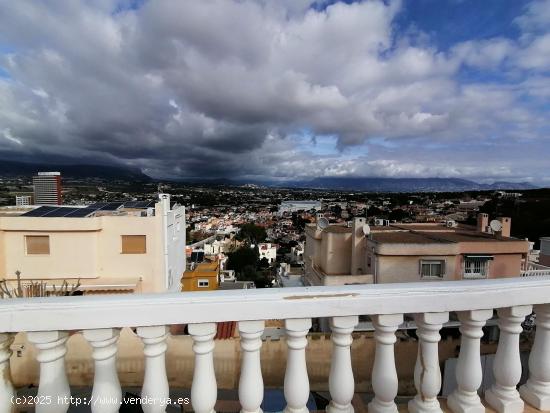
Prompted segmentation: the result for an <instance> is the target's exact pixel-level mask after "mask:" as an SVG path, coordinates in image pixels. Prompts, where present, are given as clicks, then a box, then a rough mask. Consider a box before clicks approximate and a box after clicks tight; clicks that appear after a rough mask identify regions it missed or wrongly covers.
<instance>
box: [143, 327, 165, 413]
mask: <svg viewBox="0 0 550 413" xmlns="http://www.w3.org/2000/svg"><path fill="white" fill-rule="evenodd" d="M137 334H138V336H139V337H140V338H141V341H143V344H144V348H143V353H144V354H145V377H144V378H143V387H142V389H141V397H142V399H147V400H148V402H147V403H143V404H142V405H141V407H142V409H143V411H144V413H164V412H165V411H166V400H167V399H168V397H169V387H168V378H167V377H166V357H165V353H166V350H167V348H168V345H167V344H166V338H167V337H168V327H166V326H150V327H138V329H137Z"/></svg>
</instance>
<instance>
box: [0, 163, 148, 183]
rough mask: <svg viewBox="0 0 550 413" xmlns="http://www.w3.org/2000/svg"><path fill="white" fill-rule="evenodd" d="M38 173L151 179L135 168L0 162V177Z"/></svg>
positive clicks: (136, 179) (72, 176) (133, 179)
mask: <svg viewBox="0 0 550 413" xmlns="http://www.w3.org/2000/svg"><path fill="white" fill-rule="evenodd" d="M38 171H55V172H61V175H62V176H64V177H67V178H74V179H85V178H99V179H110V180H116V179H121V180H132V181H150V180H151V178H150V177H149V176H147V175H145V174H144V173H143V172H141V171H140V170H139V169H137V168H129V167H126V166H112V165H64V164H48V163H27V162H18V161H8V160H0V176H25V175H26V176H31V175H35V174H36V173H37V172H38Z"/></svg>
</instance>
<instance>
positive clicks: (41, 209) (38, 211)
mask: <svg viewBox="0 0 550 413" xmlns="http://www.w3.org/2000/svg"><path fill="white" fill-rule="evenodd" d="M57 208H59V207H56V206H55V207H51V206H41V207H38V208H36V209H33V210H32V211H29V212H27V213H25V214H23V215H22V216H23V217H41V216H43V215H45V214H47V213H48V212H51V211H54V210H56V209H57Z"/></svg>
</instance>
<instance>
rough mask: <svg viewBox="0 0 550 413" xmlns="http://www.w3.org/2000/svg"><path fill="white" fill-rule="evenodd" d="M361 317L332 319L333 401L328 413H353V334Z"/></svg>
mask: <svg viewBox="0 0 550 413" xmlns="http://www.w3.org/2000/svg"><path fill="white" fill-rule="evenodd" d="M358 322H359V317H357V316H348V317H332V318H331V320H330V327H331V329H332V343H333V346H332V359H331V363H330V375H329V379H328V387H329V390H330V397H331V401H330V404H329V405H328V406H327V413H353V411H354V409H353V406H352V405H351V400H352V399H353V394H354V389H355V380H354V378H353V369H352V366H351V351H350V349H351V344H352V342H353V338H352V336H351V334H352V333H353V330H354V328H355V326H356V325H357V323H358Z"/></svg>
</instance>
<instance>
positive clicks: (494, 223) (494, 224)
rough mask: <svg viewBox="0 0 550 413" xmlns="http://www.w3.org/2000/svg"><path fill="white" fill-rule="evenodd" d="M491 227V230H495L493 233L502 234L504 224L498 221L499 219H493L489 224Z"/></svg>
mask: <svg viewBox="0 0 550 413" xmlns="http://www.w3.org/2000/svg"><path fill="white" fill-rule="evenodd" d="M489 226H490V227H491V229H492V230H493V232H500V231H502V223H501V222H500V221H499V220H497V219H493V220H492V221H491V222H490V223H489Z"/></svg>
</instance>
